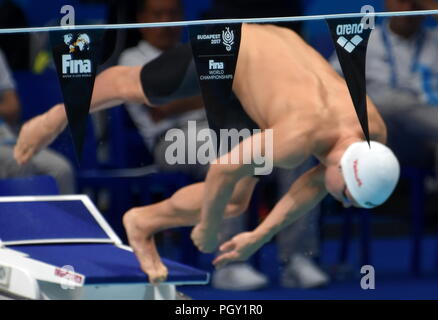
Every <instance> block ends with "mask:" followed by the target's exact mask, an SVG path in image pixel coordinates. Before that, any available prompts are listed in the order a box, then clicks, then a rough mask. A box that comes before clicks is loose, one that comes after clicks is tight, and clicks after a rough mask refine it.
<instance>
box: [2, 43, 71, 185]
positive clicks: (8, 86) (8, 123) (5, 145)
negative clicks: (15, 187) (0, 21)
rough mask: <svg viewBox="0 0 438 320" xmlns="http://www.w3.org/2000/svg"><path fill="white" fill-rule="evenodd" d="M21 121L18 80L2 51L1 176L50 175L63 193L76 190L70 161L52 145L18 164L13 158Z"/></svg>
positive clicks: (3, 177)
mask: <svg viewBox="0 0 438 320" xmlns="http://www.w3.org/2000/svg"><path fill="white" fill-rule="evenodd" d="M19 121H20V102H19V99H18V97H17V94H16V92H15V83H14V80H13V78H12V75H11V73H10V71H9V67H8V65H7V63H6V59H5V56H4V55H3V53H2V52H1V51H0V179H5V178H14V177H26V176H33V175H49V176H52V177H54V178H55V180H56V182H57V185H58V188H59V191H60V193H62V194H73V193H75V182H74V181H75V180H74V172H73V168H72V166H71V165H70V163H69V162H68V161H67V160H66V159H65V158H64V157H63V156H61V155H59V154H57V153H55V152H54V151H51V150H49V149H44V150H41V152H40V153H38V154H37V155H36V157H35V158H33V159H32V160H31V161H30V162H29V163H27V164H25V165H22V166H20V165H18V164H17V162H16V161H15V159H14V145H15V142H16V135H15V132H18V126H19Z"/></svg>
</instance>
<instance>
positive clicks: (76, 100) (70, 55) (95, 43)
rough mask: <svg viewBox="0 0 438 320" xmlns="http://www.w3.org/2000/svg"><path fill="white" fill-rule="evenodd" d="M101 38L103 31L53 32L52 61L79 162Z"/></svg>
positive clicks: (51, 38)
mask: <svg viewBox="0 0 438 320" xmlns="http://www.w3.org/2000/svg"><path fill="white" fill-rule="evenodd" d="M102 37H103V32H102V31H100V30H87V31H70V30H66V31H55V32H51V33H50V42H51V45H52V52H53V59H54V61H55V65H56V69H57V71H58V78H59V82H60V85H61V90H62V94H63V97H64V104H65V108H66V113H67V118H68V124H69V127H70V133H71V135H72V138H73V143H74V146H75V151H76V157H77V159H78V160H80V159H82V148H83V145H84V141H85V135H86V128H87V119H88V113H89V110H90V103H91V96H92V94H93V87H94V80H95V77H96V70H97V66H98V61H99V57H100V51H101V47H102V43H101V42H102Z"/></svg>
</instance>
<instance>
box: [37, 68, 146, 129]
mask: <svg viewBox="0 0 438 320" xmlns="http://www.w3.org/2000/svg"><path fill="white" fill-rule="evenodd" d="M139 72H140V68H139V67H120V66H118V67H113V68H109V69H107V70H105V71H104V72H102V73H101V74H99V75H98V76H97V77H96V81H95V84H94V90H93V96H92V98H91V105H90V113H92V112H96V111H99V110H103V109H107V108H112V107H115V106H118V105H120V104H122V103H123V102H140V101H141V102H147V99H146V98H145V97H144V94H143V91H142V88H141V84H140V75H139ZM45 116H46V121H45V122H46V125H47V127H48V128H50V129H51V130H52V132H60V131H62V130H63V129H64V128H65V126H66V125H67V115H66V112H65V106H64V104H57V105H55V106H54V107H53V108H52V109H50V110H49V111H48V112H47V113H46V115H45Z"/></svg>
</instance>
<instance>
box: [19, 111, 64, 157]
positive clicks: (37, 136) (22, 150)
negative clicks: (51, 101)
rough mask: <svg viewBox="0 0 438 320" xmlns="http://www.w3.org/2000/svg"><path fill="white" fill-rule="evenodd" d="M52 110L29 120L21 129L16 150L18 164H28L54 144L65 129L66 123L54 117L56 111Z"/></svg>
mask: <svg viewBox="0 0 438 320" xmlns="http://www.w3.org/2000/svg"><path fill="white" fill-rule="evenodd" d="M52 110H53V109H52ZM52 110H50V111H48V112H46V113H43V114H41V115H39V116H37V117H35V118H33V119H31V120H29V121H28V122H26V123H25V124H24V125H23V127H22V128H21V130H20V134H19V136H18V139H17V143H16V145H15V148H14V157H15V160H16V161H17V163H18V164H20V165H23V164H25V163H27V162H28V161H29V160H30V159H32V157H33V156H35V155H36V154H37V153H38V152H39V151H40V150H42V149H44V148H46V147H47V146H48V145H49V144H50V143H52V142H53V140H55V138H56V137H57V136H58V134H59V133H60V132H61V131H62V130H63V129H64V128H65V126H66V121H65V120H64V121H62V119H61V118H60V117H59V116H57V117H54V112H53V111H55V110H53V111H52ZM54 120H56V121H54Z"/></svg>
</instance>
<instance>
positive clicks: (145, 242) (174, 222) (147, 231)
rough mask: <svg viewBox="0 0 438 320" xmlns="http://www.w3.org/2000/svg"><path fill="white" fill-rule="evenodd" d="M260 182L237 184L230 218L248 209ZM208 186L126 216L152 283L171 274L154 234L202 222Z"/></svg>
mask: <svg viewBox="0 0 438 320" xmlns="http://www.w3.org/2000/svg"><path fill="white" fill-rule="evenodd" d="M257 181H258V179H256V178H253V177H245V178H243V179H242V180H240V181H239V182H238V183H237V184H236V187H235V188H234V192H233V196H232V198H231V200H230V202H229V204H228V205H227V207H226V211H225V216H226V217H231V216H236V215H239V214H241V213H243V212H244V211H245V210H246V208H247V206H248V204H249V201H250V199H251V195H252V192H253V190H254V187H255V185H256V183H257ZM204 188H205V184H204V183H197V184H192V185H190V186H187V187H184V188H182V189H180V190H179V191H177V192H176V193H175V194H174V195H173V196H172V197H170V198H169V199H167V200H164V201H161V202H158V203H156V204H152V205H149V206H145V207H141V208H135V209H132V210H130V211H128V212H127V213H126V214H125V216H124V217H123V224H124V226H125V229H126V233H127V235H128V240H129V244H130V246H131V247H132V249H133V250H134V252H135V254H136V256H137V258H138V260H139V262H140V265H141V268H142V270H143V271H144V272H145V273H147V274H148V275H149V280H150V281H151V282H155V283H157V282H162V281H164V280H165V278H166V277H167V269H166V267H165V266H164V265H163V264H162V262H161V259H160V256H159V254H158V252H157V249H156V247H155V243H154V237H153V236H154V234H155V233H157V232H159V231H161V230H164V229H169V228H175V227H181V226H193V225H195V224H196V223H198V222H199V219H200V214H201V208H202V203H203V197H204Z"/></svg>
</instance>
